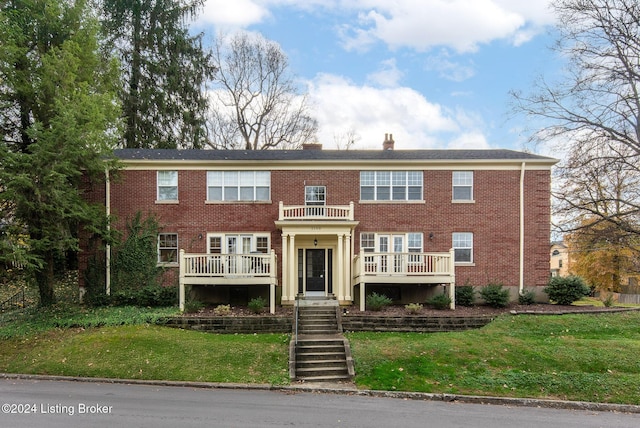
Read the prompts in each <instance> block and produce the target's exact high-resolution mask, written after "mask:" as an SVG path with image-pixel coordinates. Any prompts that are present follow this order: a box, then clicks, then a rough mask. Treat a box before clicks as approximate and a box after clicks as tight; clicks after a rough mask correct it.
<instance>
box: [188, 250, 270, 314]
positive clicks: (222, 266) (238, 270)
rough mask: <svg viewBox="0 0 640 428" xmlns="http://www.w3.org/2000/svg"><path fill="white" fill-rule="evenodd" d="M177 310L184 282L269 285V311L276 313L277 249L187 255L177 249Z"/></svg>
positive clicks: (193, 283) (195, 283)
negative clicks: (241, 252) (264, 251)
mask: <svg viewBox="0 0 640 428" xmlns="http://www.w3.org/2000/svg"><path fill="white" fill-rule="evenodd" d="M179 279H180V310H184V304H185V300H186V297H187V296H186V291H185V286H186V285H233V284H239V285H268V286H269V312H270V313H272V314H273V313H275V308H276V306H275V302H276V283H277V282H278V265H277V258H276V252H275V251H274V250H271V251H270V252H269V253H267V254H186V253H185V252H184V250H180V278H179Z"/></svg>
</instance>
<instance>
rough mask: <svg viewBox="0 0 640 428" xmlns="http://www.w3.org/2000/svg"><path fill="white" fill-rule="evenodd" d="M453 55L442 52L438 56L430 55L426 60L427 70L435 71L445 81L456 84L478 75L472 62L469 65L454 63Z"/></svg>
mask: <svg viewBox="0 0 640 428" xmlns="http://www.w3.org/2000/svg"><path fill="white" fill-rule="evenodd" d="M450 58H451V55H449V53H448V52H446V51H445V50H442V51H441V52H439V53H438V54H436V55H430V56H428V57H427V58H426V65H425V68H426V69H427V70H435V71H437V72H438V74H439V76H440V77H441V78H443V79H447V80H452V81H454V82H462V81H465V80H467V79H470V78H471V77H473V76H474V75H475V74H476V70H475V65H474V64H473V62H472V61H471V60H468V62H467V64H463V63H461V62H456V61H452V60H451V59H450Z"/></svg>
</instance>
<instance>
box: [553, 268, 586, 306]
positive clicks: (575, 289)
mask: <svg viewBox="0 0 640 428" xmlns="http://www.w3.org/2000/svg"><path fill="white" fill-rule="evenodd" d="M544 291H545V293H547V294H548V295H549V300H551V301H552V302H555V303H556V304H558V305H570V304H572V303H573V302H575V301H576V300H580V299H582V298H583V297H585V296H588V295H589V293H590V292H591V290H590V289H589V287H587V285H586V284H585V282H584V280H583V279H582V278H580V277H579V276H575V275H570V276H554V277H553V278H551V280H550V281H549V284H548V285H547V286H546V287H545V288H544Z"/></svg>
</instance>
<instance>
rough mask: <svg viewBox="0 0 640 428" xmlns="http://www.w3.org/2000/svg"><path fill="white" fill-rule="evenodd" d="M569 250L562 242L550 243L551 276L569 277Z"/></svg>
mask: <svg viewBox="0 0 640 428" xmlns="http://www.w3.org/2000/svg"><path fill="white" fill-rule="evenodd" d="M570 263H571V262H570V259H569V248H568V247H567V246H566V245H565V243H564V242H563V241H556V242H552V243H551V252H550V265H551V276H552V277H553V276H567V275H569V265H570Z"/></svg>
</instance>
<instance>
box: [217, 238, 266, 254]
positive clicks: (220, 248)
mask: <svg viewBox="0 0 640 428" xmlns="http://www.w3.org/2000/svg"><path fill="white" fill-rule="evenodd" d="M270 237H271V235H270V234H269V233H254V234H250V233H220V234H213V233H212V234H209V235H208V236H207V239H208V242H209V246H208V248H207V251H208V252H209V254H251V253H253V252H259V253H264V254H266V253H268V252H269V250H270V246H269V241H270Z"/></svg>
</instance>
